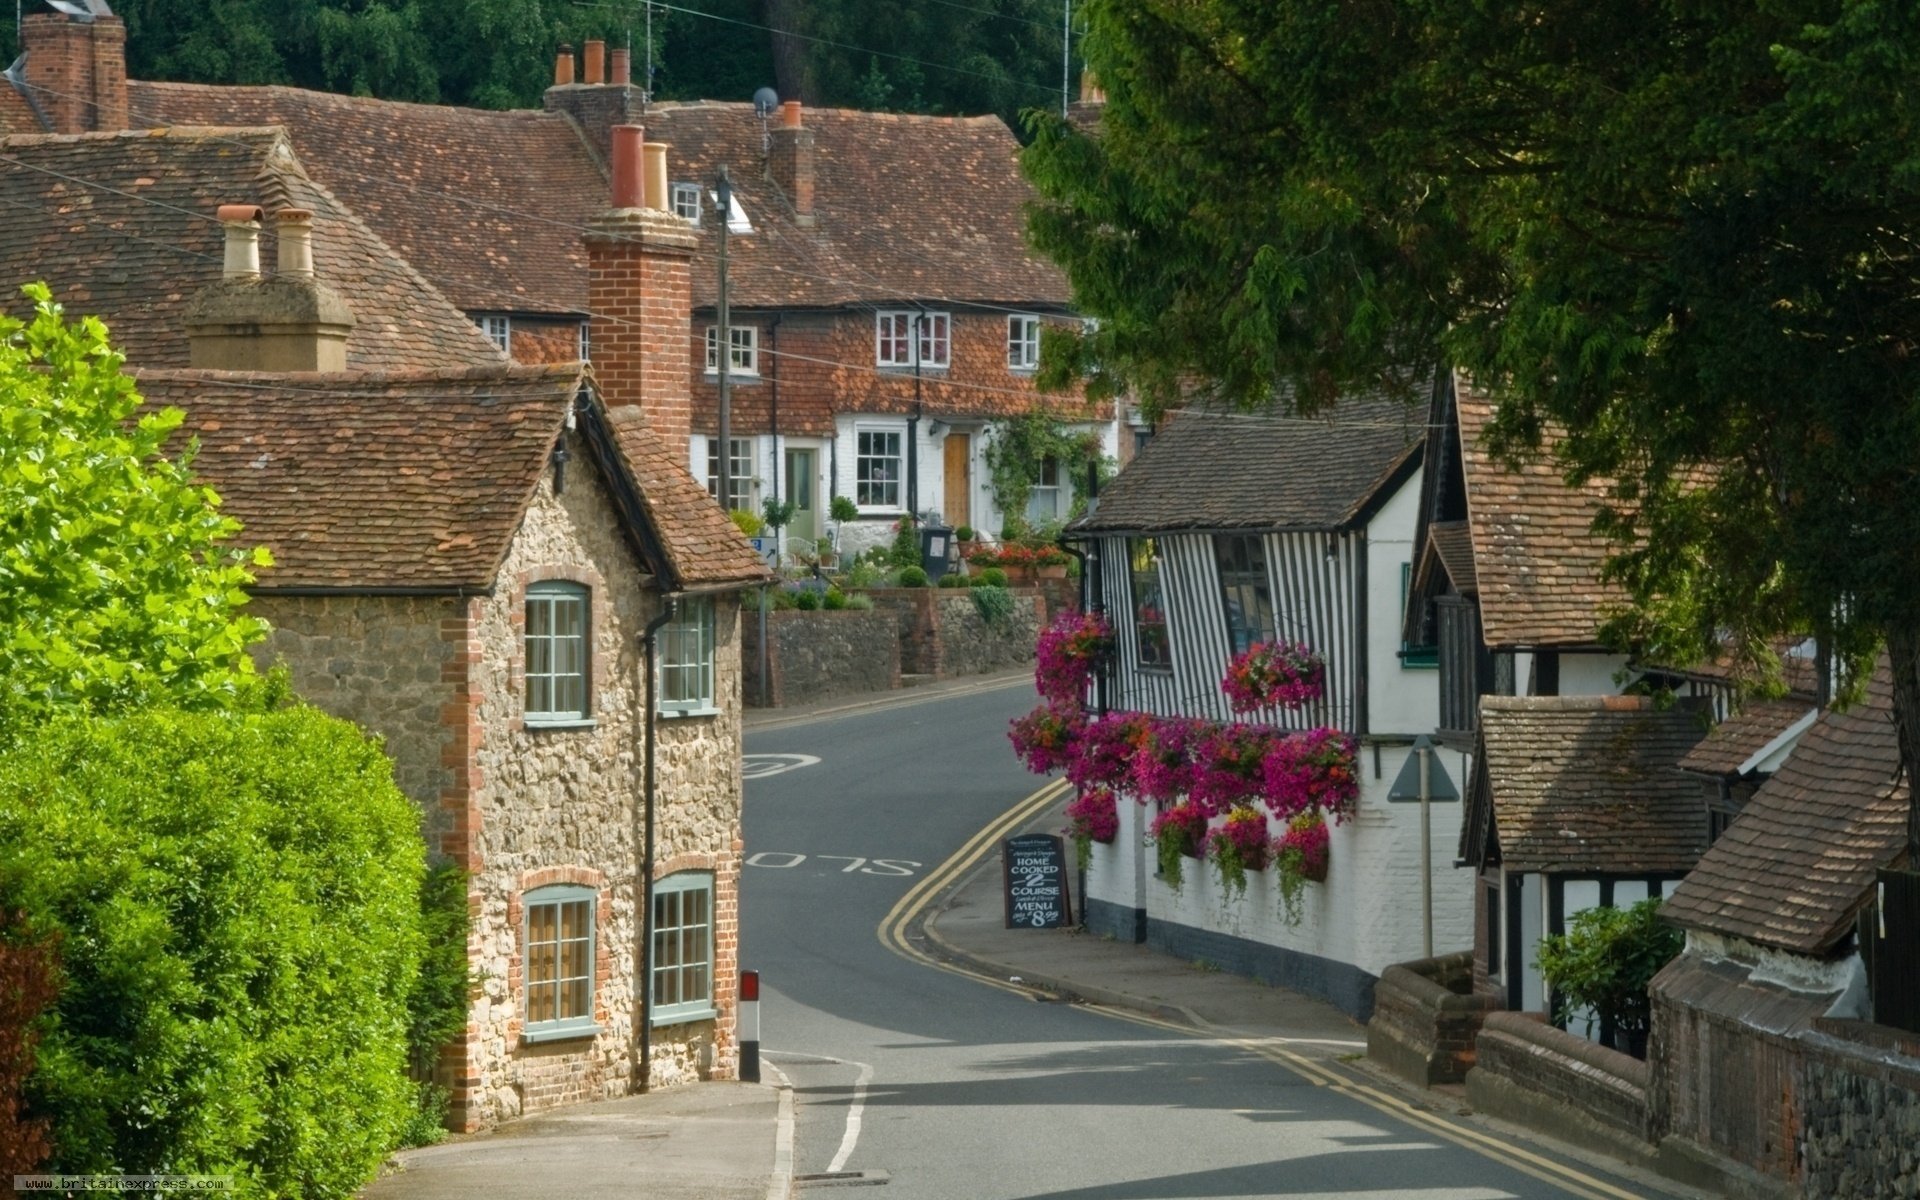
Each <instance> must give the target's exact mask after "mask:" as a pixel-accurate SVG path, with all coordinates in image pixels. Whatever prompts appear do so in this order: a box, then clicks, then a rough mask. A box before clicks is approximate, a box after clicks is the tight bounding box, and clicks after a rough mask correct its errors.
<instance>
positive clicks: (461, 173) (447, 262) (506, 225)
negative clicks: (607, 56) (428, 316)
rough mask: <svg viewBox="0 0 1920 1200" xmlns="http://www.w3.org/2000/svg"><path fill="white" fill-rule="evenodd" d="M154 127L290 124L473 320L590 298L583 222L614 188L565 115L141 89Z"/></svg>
mask: <svg viewBox="0 0 1920 1200" xmlns="http://www.w3.org/2000/svg"><path fill="white" fill-rule="evenodd" d="M128 94H129V98H130V105H131V108H132V110H133V120H134V122H135V123H136V124H142V125H171V124H185V125H284V126H286V128H287V129H288V130H289V132H290V133H291V134H292V136H293V143H294V145H295V146H296V147H297V148H298V149H299V152H300V156H301V159H302V160H303V161H304V162H305V163H306V164H307V166H308V169H309V170H311V171H312V173H313V175H314V176H315V177H316V178H318V179H320V180H323V181H324V182H325V183H326V185H327V186H328V187H329V188H331V189H332V190H333V191H334V192H335V193H336V194H338V195H339V196H340V197H341V198H342V199H343V200H345V201H346V202H347V204H348V205H350V206H351V207H352V208H353V209H354V211H356V212H358V213H359V214H360V215H361V216H362V217H364V218H365V219H366V221H367V223H368V224H370V225H372V226H373V227H374V228H375V229H377V230H379V231H380V236H381V237H383V238H385V239H386V240H387V241H388V242H389V243H390V244H391V245H392V246H393V247H394V249H396V250H398V251H399V252H400V254H401V255H402V256H403V257H405V258H406V259H407V261H409V262H411V263H412V264H413V265H414V266H415V267H416V268H418V269H419V270H420V272H421V273H422V274H424V275H425V276H426V277H427V278H428V279H431V280H432V281H433V283H434V285H435V286H436V287H438V288H439V289H440V290H441V291H442V292H443V293H445V294H446V296H447V297H448V298H449V299H451V300H452V301H453V302H454V303H455V304H456V305H458V306H459V307H460V308H462V309H464V310H466V311H468V312H486V311H521V312H549V313H571V312H579V311H581V310H583V309H584V308H585V307H586V303H587V257H586V249H585V247H584V246H583V245H582V244H581V241H580V232H581V226H583V225H585V224H586V222H587V221H588V219H589V218H591V217H592V216H593V215H594V214H595V213H598V212H599V211H600V210H602V209H604V208H605V207H606V205H607V182H606V177H605V176H604V175H603V174H602V173H601V169H600V167H599V165H598V163H597V162H596V161H595V159H594V158H593V156H592V155H590V154H589V153H588V152H587V149H586V146H585V144H584V143H583V142H582V141H581V140H580V136H579V134H578V132H577V131H576V129H575V127H574V125H573V123H572V122H571V121H569V120H568V119H567V118H566V117H565V116H564V115H562V114H560V113H551V112H540V111H515V112H490V111H485V110H481V109H472V108H450V107H445V106H441V105H435V104H405V103H401V102H398V101H391V100H373V99H369V98H366V97H362V96H336V95H332V94H330V93H327V92H312V91H306V90H304V89H301V88H288V87H225V86H211V85H206V84H185V83H143V82H133V83H130V84H129V85H128Z"/></svg>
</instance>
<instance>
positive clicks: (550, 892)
mask: <svg viewBox="0 0 1920 1200" xmlns="http://www.w3.org/2000/svg"><path fill="white" fill-rule="evenodd" d="M522 903H523V907H524V908H525V910H526V925H525V928H524V929H522V930H521V939H522V940H521V944H522V945H523V946H524V947H525V948H526V957H525V963H526V966H525V969H524V970H523V972H522V978H524V979H525V980H526V985H525V990H526V1023H525V1025H524V1026H523V1028H522V1031H521V1034H522V1037H523V1038H525V1040H527V1041H529V1042H546V1041H556V1040H558V1039H561V1038H574V1037H590V1036H592V1035H593V1034H595V1033H598V1032H599V1030H600V1027H599V1026H598V1025H597V1024H595V1023H594V1020H593V955H594V950H595V947H594V917H595V909H596V908H597V907H598V904H599V897H598V896H597V894H596V893H595V892H594V890H593V889H592V888H590V887H584V886H581V885H579V884H570V883H561V884H554V885H552V886H550V887H543V888H535V889H534V890H533V891H530V892H528V893H526V895H525V896H524V897H523V898H522Z"/></svg>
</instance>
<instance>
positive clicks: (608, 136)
mask: <svg viewBox="0 0 1920 1200" xmlns="http://www.w3.org/2000/svg"><path fill="white" fill-rule="evenodd" d="M582 49H583V51H584V53H583V54H582V55H581V58H580V67H581V79H580V82H578V83H575V82H574V75H573V68H574V56H573V48H572V47H570V46H562V47H560V53H559V55H558V56H557V57H556V58H555V59H554V68H553V86H552V87H550V88H548V89H547V91H546V95H545V96H544V97H542V101H541V102H542V104H543V106H544V107H545V108H546V110H547V111H548V112H562V113H565V114H567V115H568V116H569V117H572V118H573V121H574V124H576V125H578V126H579V127H580V132H581V134H582V136H584V137H585V139H586V143H587V149H588V150H589V151H590V152H591V153H592V154H593V155H594V156H595V157H600V156H602V155H605V154H606V153H607V146H608V144H609V143H610V141H611V140H612V138H613V127H614V126H615V125H638V124H639V123H640V121H641V117H642V114H643V113H644V111H645V93H643V92H642V91H641V90H640V89H639V88H636V87H634V86H633V81H632V74H633V65H632V63H633V60H632V57H631V56H630V55H629V54H628V53H627V51H625V50H615V51H614V52H613V69H612V72H611V74H609V73H608V71H607V69H606V68H607V44H606V42H604V41H597V40H596V41H589V42H587V43H586V44H585V46H584V47H583V48H582ZM601 161H602V162H603V163H604V162H605V159H604V158H602V159H601Z"/></svg>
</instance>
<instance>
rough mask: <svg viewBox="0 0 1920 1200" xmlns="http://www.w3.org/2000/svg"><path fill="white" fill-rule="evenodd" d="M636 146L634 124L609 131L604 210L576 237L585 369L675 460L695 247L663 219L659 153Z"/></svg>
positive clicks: (688, 420)
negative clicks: (587, 346)
mask: <svg viewBox="0 0 1920 1200" xmlns="http://www.w3.org/2000/svg"><path fill="white" fill-rule="evenodd" d="M643 138H644V135H643V132H642V130H641V128H640V126H638V125H616V126H615V127H614V128H613V154H612V165H613V198H612V199H613V203H612V207H611V208H609V209H608V210H607V211H606V212H603V213H601V214H600V215H599V216H598V217H595V218H594V219H593V221H592V222H591V223H590V224H589V225H588V228H587V233H586V234H585V240H586V243H587V266H588V283H587V308H588V309H589V311H590V312H591V314H592V315H591V316H590V317H589V318H588V320H589V322H590V324H591V337H592V339H593V370H594V376H595V378H596V379H597V380H598V381H599V384H600V393H601V395H602V396H603V397H605V399H606V401H607V403H608V404H610V405H622V404H633V405H638V406H639V407H640V409H641V411H642V412H644V413H645V414H646V417H647V420H648V422H649V423H650V424H652V426H653V428H654V430H655V432H657V433H658V434H659V435H660V436H661V437H662V438H663V439H665V441H666V443H667V445H669V446H675V447H679V448H680V450H681V451H682V452H684V450H685V447H686V445H687V439H688V438H689V437H691V436H692V433H693V403H692V397H691V395H690V390H689V389H690V388H691V386H692V385H691V371H692V366H693V363H692V358H691V350H690V344H691V342H692V338H693V276H692V258H693V249H694V244H695V243H694V236H693V232H692V231H691V230H690V229H689V228H688V227H687V223H686V222H685V221H682V220H680V219H679V218H678V217H675V216H674V215H673V214H672V213H671V212H669V211H667V203H668V200H667V196H666V195H664V194H662V193H664V192H665V186H664V180H665V177H666V169H665V160H666V150H667V148H666V147H665V146H662V145H660V144H659V143H657V142H656V143H651V144H647V143H645V142H644V140H643ZM643 147H644V148H643ZM647 160H651V163H652V165H653V170H652V171H648V170H647V169H646V166H647V165H648V163H647ZM650 176H651V177H652V179H653V186H651V187H649V186H648V183H647V180H648V178H649V177H650ZM656 189H657V190H656Z"/></svg>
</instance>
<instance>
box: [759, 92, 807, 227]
mask: <svg viewBox="0 0 1920 1200" xmlns="http://www.w3.org/2000/svg"><path fill="white" fill-rule="evenodd" d="M767 173H768V174H769V175H771V176H772V177H773V182H774V184H775V186H777V187H778V188H779V189H780V191H781V192H782V193H784V194H785V195H786V197H787V203H789V204H791V205H793V214H794V218H795V219H796V221H797V222H798V223H799V224H801V225H811V224H813V130H811V129H808V128H807V127H806V126H804V125H802V124H801V123H800V102H799V101H798V100H788V101H787V102H786V103H784V104H782V105H781V106H780V123H779V124H777V125H775V126H774V127H773V128H772V129H771V130H769V131H768V143H767Z"/></svg>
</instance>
